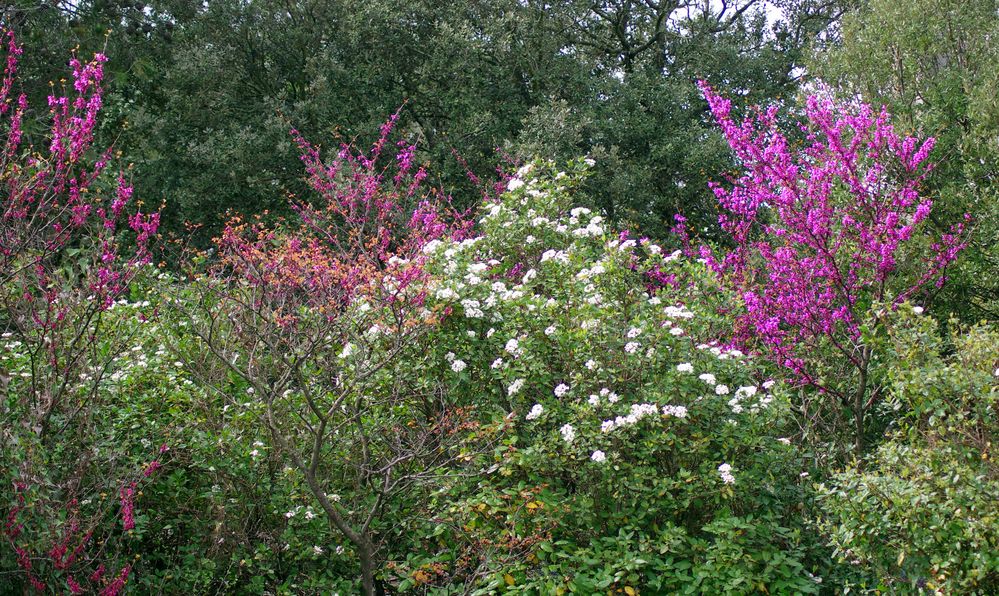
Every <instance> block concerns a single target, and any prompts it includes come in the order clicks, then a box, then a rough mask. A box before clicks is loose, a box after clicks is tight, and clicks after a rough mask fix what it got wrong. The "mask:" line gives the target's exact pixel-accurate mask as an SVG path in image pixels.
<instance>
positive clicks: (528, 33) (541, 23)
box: [5, 0, 843, 243]
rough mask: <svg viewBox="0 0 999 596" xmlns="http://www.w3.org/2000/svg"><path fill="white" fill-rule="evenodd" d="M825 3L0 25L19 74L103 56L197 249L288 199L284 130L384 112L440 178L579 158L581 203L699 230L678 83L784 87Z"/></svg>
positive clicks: (714, 146)
mask: <svg viewBox="0 0 999 596" xmlns="http://www.w3.org/2000/svg"><path fill="white" fill-rule="evenodd" d="M842 4H843V3H841V2H816V1H815V0H791V1H787V2H779V3H765V2H762V1H760V0H739V1H737V2H722V3H711V2H701V1H694V0H647V1H635V0H615V1H610V2H583V1H573V2H558V3H550V2H538V1H535V0H526V1H520V0H478V1H474V2H464V3H460V5H457V6H451V5H445V4H441V3H438V2H429V1H425V0H403V1H397V0H391V1H389V0H372V1H368V2H363V3H357V2H346V1H341V0H295V1H292V2H285V1H281V2H278V1H275V0H251V1H242V0H212V1H209V2H203V3H202V2H193V1H191V0H152V1H151V2H141V1H136V2H112V1H104V0H96V1H84V2H60V1H38V0H31V1H27V0H18V1H17V2H15V3H14V5H13V6H12V7H11V8H8V9H7V11H6V13H5V14H6V16H5V20H7V21H11V22H13V23H15V24H16V25H17V26H18V27H19V28H21V29H23V30H25V34H24V36H23V38H24V40H25V42H26V44H27V49H28V52H27V55H29V56H31V63H30V64H28V65H26V66H25V68H26V69H30V72H31V74H32V76H31V77H30V78H29V77H25V79H26V80H33V81H46V80H55V79H57V77H58V76H59V72H60V70H59V68H58V67H59V66H60V65H61V64H62V61H64V58H62V57H64V56H66V55H68V51H69V50H70V49H72V48H73V47H75V46H79V47H80V51H81V53H87V52H91V51H94V50H99V49H101V48H104V47H105V46H107V50H106V53H107V54H108V55H109V56H110V58H111V63H110V64H109V67H108V68H109V72H110V74H111V79H112V91H113V94H112V101H109V104H111V105H112V106H113V108H112V109H113V110H114V116H115V117H114V118H111V119H109V121H108V122H107V124H106V126H105V130H106V132H107V135H108V136H109V137H114V139H116V147H117V149H119V150H121V151H122V152H123V153H124V154H126V155H128V156H129V159H130V161H132V162H134V164H135V183H136V185H137V189H136V191H137V194H139V195H140V196H142V197H143V198H144V199H145V200H146V201H148V202H159V201H160V200H166V205H167V209H166V212H165V214H164V222H165V225H166V227H167V228H168V229H169V230H171V231H174V232H180V231H183V230H184V227H183V224H184V222H186V221H190V222H193V223H198V224H205V228H204V230H203V231H201V232H199V234H198V235H197V237H196V239H197V241H198V242H199V243H203V242H204V241H206V240H207V239H208V238H210V237H211V235H212V234H213V233H215V231H217V227H218V223H219V222H220V220H221V217H222V215H223V214H224V213H225V212H226V211H227V210H229V209H236V210H239V211H240V212H244V213H262V212H264V211H266V210H270V211H272V212H275V211H276V212H280V211H281V210H282V209H283V206H284V205H285V204H286V195H287V194H288V193H296V194H298V193H299V192H300V191H301V190H302V189H303V186H302V182H301V180H300V174H299V172H300V170H299V163H298V158H297V156H296V154H295V151H294V150H293V146H292V143H291V139H290V137H289V135H288V129H289V128H291V126H292V125H294V126H295V127H297V128H298V129H300V130H301V131H302V132H303V133H305V134H306V135H307V136H310V137H311V138H317V139H318V138H322V139H327V140H328V141H329V142H332V141H333V140H334V139H338V138H339V139H342V140H350V139H355V138H356V139H358V140H359V141H361V142H364V141H369V140H371V139H370V138H366V135H370V131H373V130H377V124H378V123H380V122H381V121H382V120H383V119H384V117H385V115H386V114H388V113H391V112H393V111H395V110H396V109H397V108H399V106H401V105H404V106H405V107H404V108H403V111H402V116H401V118H402V130H404V131H405V132H406V135H407V137H408V138H409V139H410V140H411V141H415V142H416V143H417V146H418V149H419V151H420V154H419V157H420V159H421V160H426V161H429V162H430V163H431V164H432V165H433V168H432V169H433V171H434V172H437V173H439V176H440V177H441V179H440V180H439V181H438V183H439V184H440V185H442V186H443V187H445V188H447V189H451V190H457V189H461V188H467V185H468V181H467V177H466V170H465V168H464V167H463V166H462V165H461V163H460V162H459V160H456V159H455V158H454V155H453V152H454V151H455V150H459V151H460V156H461V158H462V159H463V160H465V161H466V162H467V163H468V167H469V168H471V170H472V171H473V172H477V173H479V174H480V175H481V174H483V173H489V172H491V170H492V169H493V168H495V166H496V164H497V162H498V161H499V160H498V159H497V157H498V156H497V151H496V150H497V149H500V150H501V151H504V152H506V153H508V154H510V155H513V156H515V157H531V156H532V155H534V154H544V155H546V156H552V157H555V158H560V159H561V158H568V157H571V156H575V155H581V154H591V155H593V156H594V157H596V158H597V161H598V164H599V165H598V168H597V172H596V175H595V176H594V177H593V178H592V179H591V180H590V181H589V183H588V191H589V192H588V193H587V194H588V195H589V196H591V197H594V198H593V199H592V202H593V203H595V205H596V206H597V207H599V208H601V209H602V210H603V211H604V212H605V214H606V215H607V216H609V217H610V218H611V219H613V220H615V221H619V222H622V223H623V224H624V225H625V227H628V228H630V229H632V230H633V231H635V232H639V233H642V234H648V235H652V236H662V235H664V232H665V230H666V229H667V228H668V226H669V224H670V222H671V219H672V217H671V216H672V214H674V213H676V212H678V211H683V212H684V213H686V214H687V216H688V217H689V218H690V219H691V221H692V222H694V223H695V224H696V226H697V228H698V229H699V230H700V231H702V232H703V233H705V234H707V235H708V236H714V235H715V232H716V227H715V212H714V207H713V201H712V200H711V198H710V196H709V195H708V194H706V193H705V192H704V189H705V184H706V182H707V180H708V179H710V178H711V177H715V176H717V175H718V174H719V173H721V172H723V171H724V170H725V169H726V168H728V167H729V166H730V163H731V162H730V158H729V157H728V154H727V151H726V150H725V148H724V146H723V144H722V143H721V141H720V139H719V137H718V136H717V135H716V134H714V133H713V132H711V127H710V126H709V123H708V122H707V119H706V117H705V106H704V105H703V102H702V101H700V100H699V98H698V95H697V90H696V87H695V85H694V82H695V80H696V79H698V78H706V79H708V80H710V81H712V82H714V83H716V84H718V85H720V86H722V87H723V88H726V89H730V90H733V91H735V92H736V93H738V94H739V100H740V101H742V102H747V103H749V102H760V101H765V100H768V99H774V98H779V97H783V96H786V95H788V94H792V93H793V92H794V90H795V89H796V88H797V85H798V84H799V82H800V79H799V77H798V76H797V75H799V74H800V73H801V72H802V71H801V69H800V67H801V66H802V62H803V58H804V55H805V49H806V46H807V44H808V43H809V41H811V40H813V39H815V38H816V36H819V35H821V34H823V32H827V33H828V31H829V29H830V24H831V23H834V22H835V21H836V19H837V18H838V16H839V15H840V13H841V12H842V10H843V6H842ZM778 5H779V6H778ZM768 15H769V17H768ZM109 31H110V32H111V33H110V35H108V32H109ZM750 90H751V91H750ZM47 91H48V90H47V88H45V87H39V88H37V89H32V90H31V95H33V96H34V97H35V98H36V101H37V99H42V100H44V95H45V94H46V93H47ZM456 194H458V195H460V196H463V197H464V196H469V195H468V193H456ZM471 196H475V195H474V194H473V195H471ZM597 197H599V198H597Z"/></svg>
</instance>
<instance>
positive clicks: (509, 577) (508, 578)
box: [503, 573, 517, 586]
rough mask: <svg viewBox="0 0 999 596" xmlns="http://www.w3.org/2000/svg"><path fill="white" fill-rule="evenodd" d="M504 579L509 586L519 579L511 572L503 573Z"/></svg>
mask: <svg viewBox="0 0 999 596" xmlns="http://www.w3.org/2000/svg"><path fill="white" fill-rule="evenodd" d="M503 581H505V582H506V585H508V586H512V585H513V584H515V583H517V580H515V579H513V576H512V575H510V574H509V573H507V574H504V575H503Z"/></svg>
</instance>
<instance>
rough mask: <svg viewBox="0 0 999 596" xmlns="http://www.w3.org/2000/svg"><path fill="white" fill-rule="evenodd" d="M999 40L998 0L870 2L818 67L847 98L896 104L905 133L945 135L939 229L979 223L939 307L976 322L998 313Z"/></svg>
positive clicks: (938, 179) (932, 183)
mask: <svg viewBox="0 0 999 596" xmlns="http://www.w3.org/2000/svg"><path fill="white" fill-rule="evenodd" d="M928 15H930V16H931V18H928ZM997 39H999V2H996V1H995V0H967V1H965V0H960V1H959V0H913V1H911V2H891V1H887V0H870V1H869V2H866V3H865V4H864V5H863V7H862V8H861V9H860V10H858V11H856V12H853V13H851V14H850V15H849V16H848V17H846V18H845V19H844V23H843V35H842V45H840V46H839V47H837V48H834V49H832V50H831V51H829V52H827V53H823V54H819V55H818V56H816V58H815V60H814V64H813V65H812V66H811V67H810V69H811V70H812V71H814V73H815V74H816V75H817V76H818V77H820V78H822V79H824V80H825V81H827V82H828V83H829V84H830V85H832V86H834V88H835V89H836V90H837V91H839V92H840V93H842V94H843V95H845V96H849V97H852V96H856V95H860V96H863V97H864V98H865V99H866V100H868V101H870V102H872V103H875V104H878V103H880V104H885V105H886V106H888V108H889V109H890V110H891V111H892V112H893V113H894V115H895V117H896V120H897V122H898V126H899V127H900V128H908V129H911V130H920V131H922V133H923V134H928V135H933V136H935V137H936V138H937V148H936V149H935V151H934V153H933V156H932V159H933V161H935V162H937V166H936V172H935V174H934V175H933V176H932V177H931V178H930V179H928V180H927V188H926V189H925V191H926V194H927V195H928V196H932V197H933V198H934V199H935V200H936V205H937V206H938V207H939V208H940V210H941V213H940V215H939V217H938V218H936V217H935V218H934V219H933V222H934V223H935V224H937V226H938V227H939V228H941V229H943V228H945V226H946V224H945V222H950V221H954V220H955V219H957V218H958V217H960V215H962V214H963V213H966V212H970V213H972V214H974V216H975V220H974V222H973V225H972V227H971V229H970V232H971V234H970V236H969V239H968V240H969V245H968V247H967V249H966V250H965V252H964V256H963V258H962V260H961V261H960V262H959V264H958V266H957V267H956V268H953V270H951V271H948V274H949V275H950V277H951V282H950V283H949V284H947V285H946V286H944V289H943V291H942V293H941V295H940V296H938V305H939V308H940V310H941V311H942V312H943V314H947V312H948V311H954V312H956V313H958V314H960V315H961V316H962V317H964V318H965V319H966V320H971V321H974V320H977V319H981V318H983V317H989V318H994V317H996V315H997V314H999V277H997V275H996V271H999V249H997V245H999V99H997V97H996V94H995V89H996V86H997V84H999V42H997Z"/></svg>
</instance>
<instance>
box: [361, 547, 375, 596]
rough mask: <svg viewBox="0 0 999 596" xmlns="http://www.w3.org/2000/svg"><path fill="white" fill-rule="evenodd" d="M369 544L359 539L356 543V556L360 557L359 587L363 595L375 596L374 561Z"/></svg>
mask: <svg viewBox="0 0 999 596" xmlns="http://www.w3.org/2000/svg"><path fill="white" fill-rule="evenodd" d="M372 550H373V549H372V547H371V544H370V543H368V541H367V540H361V544H358V545H357V556H358V557H359V558H360V559H361V588H362V589H363V590H364V596H375V561H374V556H373V554H374V553H372Z"/></svg>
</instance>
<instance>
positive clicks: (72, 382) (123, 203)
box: [0, 31, 160, 594]
mask: <svg viewBox="0 0 999 596" xmlns="http://www.w3.org/2000/svg"><path fill="white" fill-rule="evenodd" d="M2 35H3V37H4V42H5V45H4V50H5V55H4V60H3V62H4V73H3V82H2V86H0V122H2V124H0V126H2V128H3V139H4V140H3V146H2V149H0V151H2V153H0V330H2V337H3V345H2V349H3V358H2V360H3V362H2V364H0V389H2V401H0V444H2V445H3V446H4V447H3V449H2V450H0V478H2V480H3V486H2V487H0V499H2V501H0V511H3V513H4V522H3V524H4V525H3V526H2V527H0V537H2V538H3V541H4V545H5V547H6V548H9V550H8V551H7V553H9V552H13V553H14V558H15V560H16V565H17V567H18V568H19V570H20V573H21V574H23V579H24V580H25V584H26V585H31V586H33V587H34V588H35V589H37V590H39V591H41V590H54V591H66V590H68V591H69V592H71V593H84V592H100V593H102V594H117V593H119V592H120V591H121V589H122V587H123V586H124V583H125V581H126V580H127V578H128V576H129V573H130V570H131V562H130V561H126V562H122V561H119V560H118V559H119V557H120V556H124V555H123V554H122V553H125V551H127V550H128V549H127V545H123V544H121V540H120V539H121V537H122V530H128V529H130V528H129V527H128V526H129V523H130V522H129V520H130V519H131V518H132V513H131V512H132V511H134V490H135V488H136V487H137V486H139V485H140V484H141V483H142V482H144V481H145V480H146V479H148V478H149V477H150V476H151V475H152V473H153V472H155V470H156V469H157V468H158V467H159V466H160V462H159V460H155V463H154V464H149V465H148V467H146V468H144V469H139V470H137V469H136V467H137V465H138V464H137V463H136V462H124V461H119V460H117V459H116V458H102V457H99V456H97V454H96V453H95V448H94V446H95V444H96V443H97V442H98V438H97V437H95V436H94V434H93V432H94V422H95V418H97V417H99V416H101V413H102V412H103V411H104V410H103V408H106V407H107V403H106V402H107V400H108V399H110V396H109V393H108V387H107V380H108V377H109V376H110V375H111V374H113V371H114V369H115V362H116V358H117V357H118V356H119V355H120V354H121V353H122V352H124V351H125V350H126V348H127V347H128V346H129V340H130V337H131V336H132V335H133V334H134V332H135V328H136V325H134V324H133V323H134V321H130V320H129V318H128V316H125V315H122V314H120V313H119V312H112V307H113V306H114V305H115V303H116V301H117V300H119V299H120V297H121V296H122V295H123V294H124V293H125V291H126V290H127V288H128V286H129V284H130V283H131V282H132V281H133V280H134V279H135V277H136V275H137V274H138V273H139V272H140V271H141V268H142V266H143V265H144V264H146V263H148V261H149V259H150V252H149V243H150V240H151V239H152V237H153V236H154V234H155V233H156V229H157V226H158V223H159V214H158V213H151V214H143V213H142V212H141V211H138V210H136V209H134V208H132V205H131V203H132V188H131V186H130V185H129V184H128V182H127V180H126V175H125V172H118V173H117V175H115V174H110V173H108V172H106V170H107V169H108V166H109V164H110V163H111V150H110V149H107V150H104V151H99V150H97V149H96V148H95V147H94V130H95V128H96V126H97V122H98V114H99V112H100V110H101V107H102V88H101V83H102V79H103V64H104V62H105V60H106V58H105V57H104V56H103V55H101V54H97V55H95V56H94V58H93V59H92V60H90V61H81V60H79V59H77V58H76V57H74V58H73V59H72V60H71V61H70V67H71V69H72V83H71V88H69V89H63V90H62V93H61V94H60V93H57V92H56V93H54V94H53V95H51V96H50V97H49V99H48V117H49V129H48V131H47V135H46V136H45V143H44V146H42V147H34V146H30V145H28V144H27V143H26V135H25V134H24V132H23V130H22V122H23V121H24V119H25V117H26V116H27V115H28V114H29V112H28V110H29V106H28V105H27V101H26V99H25V96H24V95H23V94H22V95H17V94H16V93H15V89H16V86H17V66H18V61H19V58H20V56H21V53H22V51H21V48H20V47H19V46H18V44H17V42H16V39H15V36H14V34H13V33H12V32H10V31H4V32H3V33H2ZM126 247H128V248H126ZM146 472H148V473H146ZM129 491H132V492H129ZM119 492H120V493H121V494H122V495H126V496H127V498H126V496H123V497H122V499H121V501H120V502H119V500H118V499H116V498H115V495H117V494H119ZM118 520H121V521H122V523H123V524H124V527H122V526H120V525H119V524H118V523H117V522H118ZM132 523H134V522H132ZM7 553H5V555H6V554H7ZM125 554H127V553H125Z"/></svg>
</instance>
